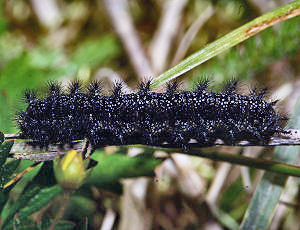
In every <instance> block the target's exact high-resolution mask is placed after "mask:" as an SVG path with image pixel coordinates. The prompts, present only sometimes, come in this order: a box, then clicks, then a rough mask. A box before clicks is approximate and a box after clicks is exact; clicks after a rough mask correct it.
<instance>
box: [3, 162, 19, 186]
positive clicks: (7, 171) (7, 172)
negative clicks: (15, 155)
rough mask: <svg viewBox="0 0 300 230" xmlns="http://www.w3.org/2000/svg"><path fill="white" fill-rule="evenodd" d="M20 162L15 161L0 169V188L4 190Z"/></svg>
mask: <svg viewBox="0 0 300 230" xmlns="http://www.w3.org/2000/svg"><path fill="white" fill-rule="evenodd" d="M19 163H20V161H18V160H13V161H11V162H9V163H7V164H5V165H4V166H2V167H1V168H0V187H1V188H2V187H3V186H4V185H5V184H6V183H7V182H9V181H10V180H11V179H12V173H13V172H15V170H16V169H17V167H18V165H19Z"/></svg>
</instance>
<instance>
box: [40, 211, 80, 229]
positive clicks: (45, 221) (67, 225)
mask: <svg viewBox="0 0 300 230" xmlns="http://www.w3.org/2000/svg"><path fill="white" fill-rule="evenodd" d="M51 224H52V222H51V219H50V218H49V217H48V216H46V215H44V216H43V218H42V221H41V223H40V224H39V229H40V230H44V229H49V227H50V226H51ZM74 227H75V224H74V223H73V222H70V221H64V220H62V221H59V222H58V223H57V224H56V226H55V230H58V229H59V230H69V229H74Z"/></svg>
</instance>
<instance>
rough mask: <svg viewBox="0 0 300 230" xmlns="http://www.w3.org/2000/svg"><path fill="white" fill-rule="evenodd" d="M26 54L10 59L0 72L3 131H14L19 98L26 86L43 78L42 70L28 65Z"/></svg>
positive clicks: (1, 124)
mask: <svg viewBox="0 0 300 230" xmlns="http://www.w3.org/2000/svg"><path fill="white" fill-rule="evenodd" d="M29 61H30V60H29V58H28V55H27V54H22V55H21V56H19V57H18V58H16V59H14V60H12V61H10V62H9V63H8V64H7V65H6V66H5V67H4V69H3V70H2V72H1V73H0V91H1V92H2V93H1V94H0V107H1V108H5V109H1V110H0V129H1V130H2V131H3V132H5V133H11V132H14V131H15V128H14V127H15V125H14V115H15V114H16V111H17V109H18V107H20V106H21V103H19V104H18V103H16V102H18V101H19V102H20V98H22V94H23V93H24V91H25V90H26V89H28V88H31V89H32V88H36V87H37V86H39V85H40V84H41V83H42V82H43V80H42V79H44V78H45V76H46V75H45V73H44V72H43V71H42V70H39V69H35V68H33V67H31V66H30V62H29Z"/></svg>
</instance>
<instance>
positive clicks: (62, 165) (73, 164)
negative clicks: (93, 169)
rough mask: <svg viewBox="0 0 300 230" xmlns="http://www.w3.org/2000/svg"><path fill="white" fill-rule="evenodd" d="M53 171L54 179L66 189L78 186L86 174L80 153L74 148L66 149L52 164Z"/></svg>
mask: <svg viewBox="0 0 300 230" xmlns="http://www.w3.org/2000/svg"><path fill="white" fill-rule="evenodd" d="M54 173H55V177H56V181H57V182H58V183H59V185H60V186H61V187H62V188H64V189H67V190H73V189H77V188H79V187H80V186H81V184H82V182H83V180H84V178H85V175H86V172H85V167H84V164H83V159H82V157H81V154H79V153H77V151H76V150H71V151H68V152H67V154H66V155H65V156H64V157H63V158H62V159H61V160H59V161H58V162H56V163H55V164H54Z"/></svg>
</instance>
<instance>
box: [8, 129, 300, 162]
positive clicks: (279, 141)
mask: <svg viewBox="0 0 300 230" xmlns="http://www.w3.org/2000/svg"><path fill="white" fill-rule="evenodd" d="M5 138H6V139H13V138H18V135H16V134H5ZM224 145H226V144H225V143H224V142H222V141H221V140H219V139H218V140H217V141H216V142H215V143H214V144H213V145H203V143H196V142H195V141H194V140H191V141H190V143H189V144H188V146H187V147H188V149H189V150H194V149H196V148H199V147H201V148H203V147H213V146H224ZM278 145H300V130H293V129H289V130H286V133H280V134H276V135H274V136H273V137H272V138H271V139H270V141H269V142H268V143H264V144H251V143H249V142H248V141H241V142H239V143H237V144H235V145H234V146H278ZM153 147H154V148H155V146H153ZM156 147H160V148H163V149H165V151H168V152H169V149H173V151H175V150H176V151H177V152H178V151H179V152H182V151H183V150H182V149H180V148H178V146H176V145H172V144H162V145H159V146H156ZM83 148H84V142H83V141H78V142H74V143H73V145H72V146H69V145H66V146H63V148H62V147H61V146H57V145H50V146H49V147H48V149H47V151H45V150H44V151H43V150H42V151H41V150H40V149H39V148H38V147H33V146H30V145H27V144H26V143H24V142H20V143H15V144H14V145H13V148H12V150H11V152H10V154H11V156H12V157H13V158H15V159H26V160H33V161H52V160H54V159H55V157H57V156H64V155H65V152H66V151H67V150H70V149H74V150H77V151H82V150H83ZM176 151H175V152H176Z"/></svg>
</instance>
